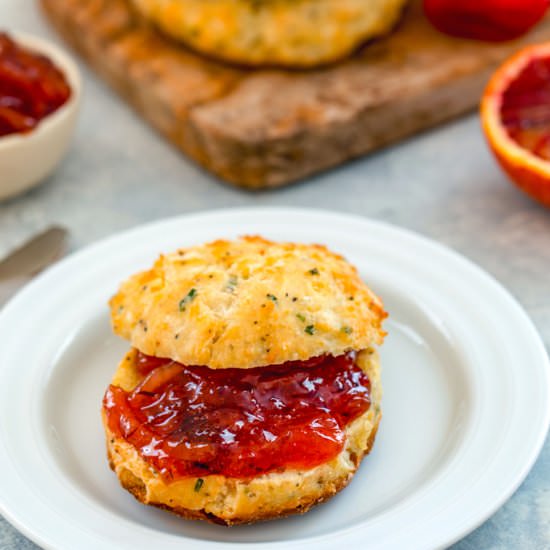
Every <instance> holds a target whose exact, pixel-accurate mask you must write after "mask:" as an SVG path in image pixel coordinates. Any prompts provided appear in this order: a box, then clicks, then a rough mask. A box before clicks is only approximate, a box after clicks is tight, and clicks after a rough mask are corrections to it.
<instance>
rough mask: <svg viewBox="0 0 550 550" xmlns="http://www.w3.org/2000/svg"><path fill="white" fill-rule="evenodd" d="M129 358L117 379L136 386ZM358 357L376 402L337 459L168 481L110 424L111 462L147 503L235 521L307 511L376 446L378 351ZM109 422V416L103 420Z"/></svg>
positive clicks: (354, 427)
mask: <svg viewBox="0 0 550 550" xmlns="http://www.w3.org/2000/svg"><path fill="white" fill-rule="evenodd" d="M127 357H129V358H130V359H126V358H125V359H124V360H123V361H122V362H121V364H120V366H119V368H118V370H117V373H116V374H115V377H114V379H113V384H115V385H119V386H120V387H122V388H123V389H125V390H126V391H131V390H132V389H133V388H134V387H135V385H136V384H137V383H138V382H139V376H138V375H137V373H136V371H135V367H134V362H133V358H134V357H135V353H134V352H130V353H129V354H128V356H127ZM357 362H358V364H359V366H360V367H361V368H363V369H364V370H365V372H366V373H367V374H368V376H369V378H370V380H371V407H370V409H369V410H368V411H367V412H366V413H364V414H363V415H362V416H361V417H359V418H357V419H356V420H355V421H354V422H352V423H351V424H350V425H349V426H348V427H347V428H346V443H345V448H344V450H343V451H342V452H341V453H340V454H339V455H338V456H337V457H336V458H334V459H333V460H331V461H329V462H327V463H325V464H321V465H320V466H317V467H315V468H312V469H310V470H289V471H284V472H272V473H269V474H264V475H262V476H258V477H256V478H253V479H233V478H227V477H224V476H221V475H211V476H205V477H203V478H201V479H202V480H203V481H202V482H201V483H200V484H199V485H200V487H199V490H196V489H197V481H198V479H199V478H196V477H192V478H185V479H181V480H178V481H175V482H173V483H170V484H167V483H166V482H165V481H163V479H162V478H161V477H160V476H159V475H158V474H156V472H154V470H153V469H152V468H151V467H150V466H149V465H148V464H147V463H146V462H145V461H144V460H143V459H142V458H141V456H140V455H139V453H138V452H137V450H136V449H135V448H133V447H132V446H131V445H129V444H128V443H127V442H126V441H125V440H123V439H121V438H117V437H115V436H114V435H113V434H112V433H111V432H110V431H109V429H108V427H107V426H106V425H105V429H106V435H107V452H108V456H109V463H110V465H111V468H112V469H113V470H114V471H115V473H116V474H117V476H118V478H119V480H120V483H121V485H122V486H123V487H124V488H125V489H127V490H128V491H129V492H130V493H132V495H134V497H136V498H137V499H138V500H139V501H140V502H143V503H144V504H150V505H152V506H156V507H159V508H163V509H166V510H170V511H172V512H174V513H176V514H178V515H180V516H183V517H185V518H190V519H206V520H208V521H212V522H214V523H221V524H225V525H235V524H240V523H251V522H255V521H260V520H266V519H273V518H277V517H282V516H286V515H289V514H296V513H304V512H306V511H307V510H309V509H310V508H311V507H312V506H314V505H315V504H318V503H321V502H323V501H325V500H327V499H329V498H330V497H332V496H333V495H334V494H336V493H337V492H338V491H340V490H341V489H343V488H344V487H345V486H346V485H347V484H348V483H349V481H350V480H351V478H352V477H353V475H354V473H355V471H356V470H357V468H358V466H359V464H360V462H361V460H362V458H363V456H365V455H366V454H368V453H369V452H370V450H371V448H372V444H373V442H374V438H375V435H376V431H377V429H378V424H379V422H380V418H381V412H380V406H379V404H380V399H381V385H380V371H379V363H378V355H377V353H376V352H374V351H363V352H361V353H360V354H359V355H358V358H357ZM104 424H105V422H104Z"/></svg>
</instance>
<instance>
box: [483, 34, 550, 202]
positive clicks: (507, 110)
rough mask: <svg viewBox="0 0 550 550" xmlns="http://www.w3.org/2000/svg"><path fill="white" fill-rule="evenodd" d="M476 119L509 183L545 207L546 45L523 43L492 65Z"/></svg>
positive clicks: (548, 159)
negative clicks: (508, 177)
mask: <svg viewBox="0 0 550 550" xmlns="http://www.w3.org/2000/svg"><path fill="white" fill-rule="evenodd" d="M481 121H482V125H483V130H484V132H485V136H486V137H487V140H488V142H489V145H490V147H491V149H492V150H493V152H494V154H495V155H496V158H497V159H498V161H499V163H500V164H501V166H502V167H503V168H504V170H505V171H506V172H507V173H508V175H509V176H510V178H511V179H512V181H514V182H515V183H516V184H517V185H518V187H520V188H521V189H522V190H523V191H525V192H526V193H528V194H529V195H530V196H531V197H533V198H535V199H536V200H538V201H540V202H542V203H543V204H545V205H546V206H550V43H545V44H539V45H536V46H529V47H527V48H525V49H523V50H521V51H520V52H518V53H517V54H515V55H514V56H512V57H511V58H510V59H509V60H508V61H506V62H505V63H504V64H503V65H502V66H501V67H500V68H499V69H497V71H496V72H495V74H494V75H493V76H492V78H491V80H490V81H489V84H488V85H487V88H486V89H485V92H484V94H483V98H482V101H481Z"/></svg>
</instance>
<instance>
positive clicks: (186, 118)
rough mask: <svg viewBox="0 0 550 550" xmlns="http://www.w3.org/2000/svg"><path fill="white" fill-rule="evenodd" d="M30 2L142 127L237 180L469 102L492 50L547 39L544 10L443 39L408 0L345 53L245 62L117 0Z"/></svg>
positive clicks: (306, 161)
mask: <svg viewBox="0 0 550 550" xmlns="http://www.w3.org/2000/svg"><path fill="white" fill-rule="evenodd" d="M40 1H41V3H42V6H43V8H44V10H45V12H46V14H47V15H48V16H49V18H50V20H51V21H52V23H53V24H54V25H55V27H56V28H57V29H58V30H59V32H60V33H61V34H62V35H63V36H64V38H65V39H66V40H67V41H68V42H69V43H70V44H71V45H72V46H73V47H74V48H76V49H77V50H78V51H79V52H80V53H81V54H82V55H83V56H84V57H85V58H86V59H87V60H88V62H89V63H90V65H92V66H93V67H94V69H95V70H96V71H97V72H98V73H99V74H100V75H101V76H102V77H103V78H104V79H105V80H106V81H107V82H109V84H110V85H112V86H113V87H114V88H115V89H116V90H117V91H118V92H119V93H120V94H121V95H122V97H123V98H124V99H125V100H126V101H127V102H128V103H129V104H131V105H132V106H133V107H134V108H135V109H136V110H137V111H138V112H139V113H140V114H141V115H142V116H143V117H144V118H145V119H147V120H148V121H149V122H150V123H151V125H152V126H154V127H155V128H156V129H157V130H159V131H160V132H161V133H162V134H164V135H165V136H166V137H168V139H170V140H171V141H172V142H173V143H174V144H175V145H176V146H177V147H179V148H180V149H181V150H182V151H183V152H185V153H186V154H187V155H188V156H189V157H191V158H192V159H194V160H195V161H196V162H198V163H199V164H200V165H202V166H203V167H204V168H206V169H207V170H209V171H211V172H213V173H214V174H216V175H218V176H219V177H220V178H223V179H224V180H226V181H229V182H232V183H234V184H235V185H238V186H241V187H247V188H265V187H276V186H280V185H284V184H287V183H289V182H292V181H296V180H298V179H301V178H304V177H305V176H308V175H310V174H313V173H316V172H319V171H321V170H325V169H327V168H330V167H332V166H335V165H337V164H340V163H342V162H344V161H347V160H349V159H352V158H355V157H359V156H361V155H364V154H365V153H368V152H369V151H372V150H374V149H377V148H380V147H382V146H384V145H388V144H390V143H392V142H395V141H397V140H399V139H402V138H404V137H406V136H409V135H411V134H414V133H415V132H418V131H420V130H423V129H426V128H429V127H431V126H434V125H436V124H439V123H441V122H443V121H445V120H449V119H451V118H452V117H455V116H457V115H459V114H462V113H464V112H467V111H469V110H472V109H473V108H475V106H476V105H477V103H478V101H479V98H480V94H481V92H482V90H483V87H484V84H485V82H486V81H487V78H488V77H489V75H490V73H491V72H492V71H493V70H494V68H495V66H496V65H497V64H498V63H499V62H500V61H502V60H503V59H504V58H506V57H507V56H508V55H509V54H510V53H512V52H513V51H515V50H517V49H518V48H519V47H520V46H521V45H523V44H526V43H532V42H540V41H543V40H549V39H550V20H549V19H546V20H545V21H543V22H542V23H541V24H539V26H538V27H536V29H535V30H534V31H533V32H531V33H530V34H529V35H527V36H526V37H524V38H523V39H522V40H520V41H516V42H512V43H506V44H498V45H495V44H484V43H479V42H471V41H467V40H458V39H453V38H449V37H446V36H443V35H441V34H440V33H438V32H437V31H435V30H434V29H433V28H432V27H431V26H430V25H429V23H428V22H427V21H426V20H425V19H424V17H423V15H422V11H421V7H420V2H418V1H417V2H413V3H412V5H411V6H409V8H408V9H407V11H406V13H405V16H404V18H403V20H402V22H401V23H400V24H399V26H398V28H397V29H396V30H395V32H394V33H392V34H391V35H390V36H388V37H386V38H385V39H382V40H379V41H376V42H374V43H372V44H370V45H367V46H365V47H364V48H362V50H361V51H359V52H358V53H357V54H356V55H355V56H354V57H352V58H351V59H348V60H347V61H345V62H342V63H339V64H337V65H334V66H331V67H327V68H324V69H318V70H311V71H294V72H293V71H282V70H274V69H270V70H267V69H263V70H253V69H240V68H236V67H231V66H228V65H224V64H221V63H217V62H215V61H212V60H208V59H206V58H204V57H202V56H200V55H198V54H196V53H193V52H191V51H189V50H188V49H186V48H184V47H182V46H180V45H177V44H176V43H174V42H172V41H170V40H169V39H166V38H164V37H162V36H161V35H160V34H159V33H158V32H157V31H155V30H154V29H151V28H148V27H147V26H146V25H145V24H144V23H143V22H142V21H141V20H140V18H138V17H137V16H136V15H135V14H134V13H133V12H132V10H131V8H130V6H129V4H128V1H127V0H40ZM459 148H460V144H459V143H457V149H459Z"/></svg>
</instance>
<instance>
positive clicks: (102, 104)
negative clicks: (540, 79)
mask: <svg viewBox="0 0 550 550" xmlns="http://www.w3.org/2000/svg"><path fill="white" fill-rule="evenodd" d="M0 28H5V29H20V30H25V31H28V32H32V33H34V34H37V35H40V36H44V37H47V38H52V39H54V40H56V41H57V39H56V37H55V36H54V34H53V32H52V31H51V30H50V29H49V28H48V26H47V25H46V23H45V22H44V20H43V18H42V16H41V14H40V12H39V10H38V9H37V8H36V6H35V3H34V2H30V1H21V0H0ZM81 66H82V65H81ZM82 71H83V77H84V84H85V97H84V100H83V108H82V111H81V114H80V119H79V124H78V129H77V133H76V135H75V139H74V140H73V143H72V146H71V149H70V151H69V154H68V156H67V157H66V159H65V161H64V162H63V164H62V165H61V166H60V167H59V169H58V170H57V172H56V173H55V175H54V176H52V177H51V178H50V179H49V180H48V181H47V182H46V183H45V184H44V185H43V186H41V187H39V188H37V189H35V190H33V191H30V192H28V193H26V194H25V195H23V196H20V197H18V198H16V199H13V200H10V201H8V202H4V203H0V255H1V254H2V253H4V252H7V251H8V250H9V249H10V248H12V247H14V246H16V245H17V244H19V243H20V242H22V241H23V240H24V239H25V238H26V237H28V236H30V235H31V234H33V233H34V232H36V231H37V230H39V229H41V228H42V227H44V226H46V225H47V224H49V223H50V222H57V223H61V224H64V225H66V226H67V227H68V228H69V229H70V231H71V241H70V247H71V249H72V250H77V249H80V248H82V247H83V246H85V245H87V244H88V243H91V242H94V241H96V240H98V239H101V238H102V237H105V236H107V235H110V234H112V233H114V232H117V231H121V230H124V229H127V228H130V227H133V226H136V225H138V224H142V223H144V222H148V221H151V220H155V219H159V218H164V217H167V216H173V215H178V214H185V213H186V212H194V211H198V210H204V209H211V208H220V207H232V206H255V205H269V206H273V205H292V206H305V207H322V208H331V209H333V210H336V211H339V212H350V213H355V214H359V215H362V216H367V217H370V218H373V219H378V220H384V221H387V222H390V223H393V224H395V225H398V226H401V227H406V228H409V229H412V230H414V231H416V232H418V233H421V234H423V235H425V236H428V237H430V238H433V239H436V240H438V241H440V242H442V243H444V244H446V245H448V246H450V247H451V248H453V249H455V250H456V251H458V252H460V253H462V254H463V255H465V256H467V257H468V258H470V259H471V260H473V261H474V262H477V263H478V264H479V265H480V266H481V267H483V268H484V269H486V270H487V271H489V272H490V273H492V274H493V275H494V276H495V277H496V278H497V279H498V280H499V281H500V282H501V283H502V284H503V285H504V286H505V287H507V288H508V289H509V290H510V291H511V292H512V294H514V295H515V296H516V298H517V299H518V300H519V301H520V302H521V304H522V305H523V306H524V307H525V309H526V310H527V312H528V313H529V315H530V316H531V318H532V319H533V321H534V323H535V325H536V326H537V328H538V330H539V331H540V334H541V335H542V338H543V339H544V342H545V344H546V347H547V349H548V348H549V346H550V210H547V209H544V208H543V207H541V206H539V205H537V204H535V203H534V202H532V201H531V200H529V199H528V198H527V197H525V196H524V195H523V194H521V193H520V192H519V191H517V190H516V189H515V188H514V187H512V186H511V185H510V184H509V183H508V181H507V180H506V177H505V176H504V175H503V174H502V173H501V171H500V170H499V169H498V167H497V166H496V164H495V162H494V161H493V159H492V157H491V155H490V154H489V152H488V150H487V148H486V146H485V143H484V140H483V137H482V135H481V131H480V128H479V120H478V118H477V116H475V115H471V116H469V117H465V118H463V119H461V120H459V121H456V122H454V123H452V124H448V125H446V126H444V127H441V128H439V129H437V130H434V131H431V132H427V133H424V134H423V135H420V136H418V137H415V138H414V139H410V140H409V141H407V142H404V143H402V144H400V145H397V146H394V147H391V148H389V149H386V150H385V151H382V152H379V153H377V154H374V155H371V156H370V157H368V158H365V159H363V160H360V161H356V162H353V163H351V164H348V165H347V166H345V167H342V168H339V169H336V170H333V171H331V172H329V173H326V174H324V175H321V176H318V177H315V178H311V179H310V180H308V181H305V182H302V183H300V184H298V185H294V186H291V187H288V188H284V189H280V190H277V191H270V192H261V193H255V194H250V193H247V192H244V191H240V190H236V189H233V188H231V187H229V186H227V185H225V184H223V183H221V182H219V181H217V180H216V179H215V178H213V177H211V176H210V175H208V174H206V173H204V172H203V171H201V170H200V169H199V168H197V167H196V166H194V165H193V164H191V163H190V162H189V161H187V160H186V159H185V158H184V157H182V156H181V155H180V154H179V153H178V152H177V151H175V150H174V149H173V148H171V147H170V146H169V145H167V144H166V143H165V142H163V141H162V140H161V139H159V137H158V136H157V135H156V134H155V133H154V132H153V131H152V130H151V129H150V128H149V127H148V126H146V125H145V124H144V123H143V122H142V121H141V120H140V119H139V118H137V117H136V116H135V115H134V113H133V112H132V111H130V110H129V109H128V108H127V107H126V106H125V105H124V104H123V103H122V102H121V101H120V100H119V99H118V98H117V97H116V96H115V95H114V94H112V93H111V91H110V90H109V89H107V88H106V87H105V86H104V85H103V83H102V82H100V81H99V80H98V79H97V78H96V77H95V76H94V75H93V74H92V73H91V72H90V71H89V70H88V69H87V68H86V67H84V66H82ZM0 184H1V174H0ZM518 368H521V366H518ZM0 491H1V488H0ZM0 548H1V549H32V548H36V547H35V546H34V545H33V544H32V543H31V542H29V541H28V540H27V539H26V538H25V537H23V536H22V535H21V534H19V533H18V532H17V531H16V530H15V529H14V528H13V527H11V526H10V525H9V524H8V523H7V522H6V521H4V520H3V519H1V517H0ZM452 548H453V550H474V549H476V550H477V549H485V550H496V549H499V550H500V549H523V550H529V549H544V548H550V444H548V442H547V443H546V445H545V447H544V448H543V451H542V453H541V455H540V457H539V459H538V461H537V462H536V464H535V466H534V468H533V469H532V471H531V473H530V474H529V475H528V477H527V479H526V480H525V482H524V483H523V485H522V486H521V487H520V488H519V490H518V491H517V492H516V494H515V495H514V496H513V497H512V498H511V499H510V500H509V501H508V502H507V503H506V504H505V505H504V506H503V507H502V508H501V509H500V510H499V511H498V512H497V513H496V514H494V516H492V517H491V518H490V519H489V520H488V521H487V522H485V523H484V524H483V525H482V526H481V527H479V528H478V529H477V530H476V531H474V532H473V533H471V534H470V535H468V536H467V537H466V538H464V539H463V540H461V541H460V542H458V543H457V544H455V545H454V546H453V547H452Z"/></svg>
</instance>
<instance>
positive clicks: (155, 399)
mask: <svg viewBox="0 0 550 550" xmlns="http://www.w3.org/2000/svg"><path fill="white" fill-rule="evenodd" d="M110 306H111V314H112V326H113V329H114V332H115V333H116V334H118V335H120V336H122V337H123V338H126V339H127V340H129V341H130V344H131V348H130V351H129V352H128V353H127V355H126V356H125V357H124V358H123V360H122V361H121V363H120V366H119V367H118V370H117V371H116V373H115V375H114V378H113V379H112V382H111V384H110V386H109V387H108V389H107V391H106V393H105V397H104V400H103V408H102V415H103V423H104V426H105V431H106V437H107V452H108V457H109V462H110V465H111V468H112V469H113V470H114V472H115V473H116V475H117V476H118V479H119V481H120V483H121V485H122V486H123V487H124V488H125V489H127V490H128V491H129V492H130V493H132V494H133V495H134V496H135V497H136V498H137V499H138V500H139V501H141V502H143V503H145V504H150V505H153V506H157V507H160V508H164V509H167V510H170V511H172V512H175V513H176V514H179V515H181V516H183V517H185V518H195V519H207V520H210V521H213V522H216V523H221V524H226V525H232V524H239V523H250V522H254V521H259V520H265V519H272V518H276V517H281V516H286V515H289V514H294V513H302V512H305V511H307V510H308V509H309V508H311V507H312V506H313V505H315V504H317V503H320V502H323V501H325V500H327V499H328V498H330V497H331V496H333V495H334V494H336V493H337V492H338V491H340V490H341V489H342V488H344V487H345V486H346V485H347V484H348V482H349V481H350V480H351V479H352V477H353V475H354V473H355V472H356V470H357V468H358V466H359V464H360V462H361V460H362V458H363V457H364V456H365V455H366V454H367V453H368V452H369V451H370V449H371V447H372V444H373V442H374V438H375V435H376V431H377V428H378V424H379V422H380V418H381V410H380V399H381V387H380V373H379V364H378V354H377V351H376V350H377V346H379V345H380V344H382V341H383V339H384V336H385V333H384V331H383V329H382V322H383V320H384V318H385V317H386V313H385V311H384V308H383V305H382V303H381V301H380V299H379V298H378V297H377V296H376V295H375V294H374V293H373V292H372V291H371V290H370V289H369V288H368V287H367V286H366V285H365V284H364V282H363V281H362V280H361V278H360V277H359V274H358V273H357V270H356V269H355V268H354V267H353V266H351V265H350V264H349V263H347V262H346V261H345V260H344V258H342V257H341V256H338V255H336V254H334V253H332V252H330V251H328V250H327V249H326V248H325V247H323V246H319V245H304V244H293V243H276V242H270V241H267V240H265V239H263V238H261V237H243V238H240V239H237V240H234V241H225V240H219V241H214V242H211V243H208V244H205V245H201V246H193V247H190V248H184V249H181V250H178V251H176V252H174V253H171V254H167V255H163V256H161V257H160V258H159V259H158V260H157V261H156V262H155V264H154V265H153V267H152V268H151V269H150V270H148V271H144V272H142V273H138V274H136V275H134V276H132V277H130V278H129V279H128V280H127V281H125V282H124V283H123V284H122V285H121V287H120V289H119V291H118V293H117V294H116V295H115V296H114V297H113V298H112V299H111V302H110Z"/></svg>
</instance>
